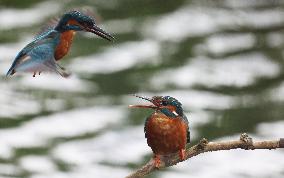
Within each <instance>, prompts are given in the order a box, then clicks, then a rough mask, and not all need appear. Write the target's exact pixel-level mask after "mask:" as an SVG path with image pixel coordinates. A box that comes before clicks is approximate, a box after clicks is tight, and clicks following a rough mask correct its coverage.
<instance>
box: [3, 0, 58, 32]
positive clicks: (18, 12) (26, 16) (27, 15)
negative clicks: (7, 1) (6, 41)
mask: <svg viewBox="0 0 284 178" xmlns="http://www.w3.org/2000/svg"><path fill="white" fill-rule="evenodd" d="M60 9H61V5H60V4H59V3H58V2H55V1H49V2H48V1H45V2H42V3H39V4H37V5H35V6H34V7H32V8H29V9H12V8H6V9H1V11H0V24H1V26H0V29H1V30H2V29H5V30H7V29H11V28H16V27H26V26H30V25H34V24H36V23H39V22H41V21H42V20H44V19H45V18H46V17H48V16H50V15H52V14H55V13H57V12H58V11H59V10H60Z"/></svg>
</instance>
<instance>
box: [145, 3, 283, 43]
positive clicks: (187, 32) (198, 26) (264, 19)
mask: <svg viewBox="0 0 284 178" xmlns="http://www.w3.org/2000/svg"><path fill="white" fill-rule="evenodd" d="M283 22H284V12H283V11H282V10H281V9H267V10H261V11H257V10H252V9H249V10H232V9H229V10H228V9H227V10H226V9H221V8H213V7H211V8H206V7H198V6H187V7H182V8H180V9H178V10H176V11H174V12H171V13H169V14H166V15H162V16H159V17H156V19H151V20H149V21H148V22H146V25H145V26H146V27H145V29H143V30H142V32H143V33H144V34H145V35H146V36H149V37H151V38H154V39H158V40H170V41H176V42H178V41H181V40H182V39H184V38H186V37H192V36H201V35H206V34H210V33H214V32H217V31H219V30H222V29H224V28H225V27H228V28H230V29H232V28H233V29H234V28H239V27H240V26H247V27H255V28H263V27H267V26H273V25H280V24H282V23H283Z"/></svg>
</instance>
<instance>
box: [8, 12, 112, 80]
mask: <svg viewBox="0 0 284 178" xmlns="http://www.w3.org/2000/svg"><path fill="white" fill-rule="evenodd" d="M77 31H85V32H91V33H94V34H96V35H98V36H100V37H102V38H104V39H106V40H108V41H112V40H113V39H114V37H113V36H112V35H110V34H109V33H107V32H105V31H104V30H102V29H101V28H99V27H98V26H97V25H96V23H95V20H94V18H93V17H91V16H89V15H86V14H84V13H82V12H80V11H77V10H73V11H70V12H67V13H65V14H64V15H63V16H62V17H61V19H60V20H59V21H58V23H57V24H56V25H49V26H47V27H46V28H45V29H44V30H43V31H42V32H41V33H39V35H37V36H36V37H35V38H34V40H33V41H32V42H31V43H29V44H28V45H27V46H25V47H24V48H23V49H22V50H21V51H20V52H19V53H18V55H17V56H16V58H15V59H14V62H13V63H12V66H11V67H10V69H9V71H8V72H7V74H6V76H9V75H13V74H15V73H16V72H33V77H35V75H36V73H37V72H38V74H39V75H40V73H41V72H42V71H53V72H56V73H58V74H60V75H61V76H63V77H68V76H69V75H70V73H69V72H67V71H66V70H65V69H64V68H63V67H61V66H60V65H59V64H57V62H56V61H58V60H60V59H62V58H63V57H64V56H65V55H66V54H67V53H68V51H69V49H70V47H71V44H72V40H73V37H74V35H75V32H77Z"/></svg>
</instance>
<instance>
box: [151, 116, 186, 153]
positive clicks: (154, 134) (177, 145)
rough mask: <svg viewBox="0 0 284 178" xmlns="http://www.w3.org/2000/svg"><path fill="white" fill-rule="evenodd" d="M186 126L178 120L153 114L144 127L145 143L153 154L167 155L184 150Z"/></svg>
mask: <svg viewBox="0 0 284 178" xmlns="http://www.w3.org/2000/svg"><path fill="white" fill-rule="evenodd" d="M187 127H188V126H187V124H185V123H184V122H183V121H182V120H181V119H178V118H168V117H167V116H166V115H164V114H162V113H158V112H155V113H154V114H152V115H151V117H150V118H149V120H148V121H147V122H146V125H145V136H146V138H147V143H148V145H149V146H150V147H151V149H152V150H153V152H154V154H159V155H168V154H172V153H176V152H178V151H179V150H181V149H185V146H186V140H187Z"/></svg>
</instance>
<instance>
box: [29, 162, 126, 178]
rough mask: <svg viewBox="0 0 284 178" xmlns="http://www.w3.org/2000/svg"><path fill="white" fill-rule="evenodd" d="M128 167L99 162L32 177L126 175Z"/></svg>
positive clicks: (63, 177) (107, 177)
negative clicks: (100, 163) (66, 170)
mask: <svg viewBox="0 0 284 178" xmlns="http://www.w3.org/2000/svg"><path fill="white" fill-rule="evenodd" d="M129 173H130V172H129V170H128V169H126V168H119V167H113V166H104V165H99V164H92V165H90V166H83V167H80V168H76V169H72V170H71V171H68V172H50V173H47V174H33V175H32V176H31V178H46V177H49V178H94V177H99V178H112V177H113V178H115V177H125V176H126V175H127V174H129Z"/></svg>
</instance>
